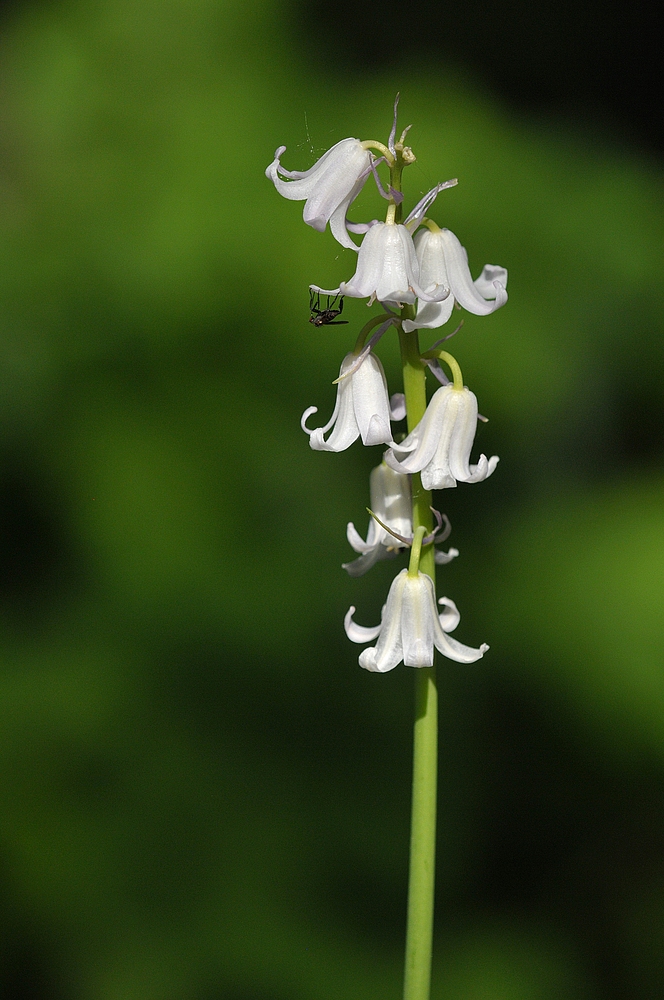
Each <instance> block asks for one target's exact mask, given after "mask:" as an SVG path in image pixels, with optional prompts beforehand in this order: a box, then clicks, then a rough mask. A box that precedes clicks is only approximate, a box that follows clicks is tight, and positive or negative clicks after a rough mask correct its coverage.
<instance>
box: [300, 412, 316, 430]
mask: <svg viewBox="0 0 664 1000" xmlns="http://www.w3.org/2000/svg"><path fill="white" fill-rule="evenodd" d="M314 413H318V407H317V406H308V407H307V408H306V410H305V411H304V413H303V414H302V416H301V418H300V427H301V428H302V430H303V431H304V433H305V434H309V435H311V434H313V431H310V430H309V428H308V427H307V420H308V419H309V417H312V416H313V415H314Z"/></svg>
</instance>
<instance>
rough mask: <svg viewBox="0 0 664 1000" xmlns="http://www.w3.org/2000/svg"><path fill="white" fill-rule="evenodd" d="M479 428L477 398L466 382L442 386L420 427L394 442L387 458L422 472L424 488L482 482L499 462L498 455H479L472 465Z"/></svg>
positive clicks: (398, 469)
mask: <svg viewBox="0 0 664 1000" xmlns="http://www.w3.org/2000/svg"><path fill="white" fill-rule="evenodd" d="M476 429H477V399H476V397H475V394H474V393H472V392H471V391H470V390H469V389H467V388H466V387H465V386H464V387H463V388H455V386H454V385H445V386H441V388H440V389H438V390H437V391H436V392H435V393H434V394H433V396H432V397H431V400H430V402H429V405H428V407H427V409H426V413H425V414H424V416H423V417H422V419H421V420H420V422H419V424H418V425H417V427H415V428H414V430H412V431H411V433H410V434H409V435H408V437H407V438H406V439H405V440H404V441H402V442H401V444H393V445H392V448H391V449H390V450H388V451H387V452H386V453H385V461H386V462H387V464H388V465H389V466H390V468H391V469H394V470H395V472H410V473H413V472H419V473H421V476H422V486H423V487H424V489H425V490H443V489H446V488H448V487H450V486H456V484H457V482H462V483H480V482H482V480H484V479H487V478H488V477H489V476H490V475H491V473H492V472H493V471H494V469H495V468H496V466H497V464H498V456H497V455H493V456H492V458H489V459H487V457H486V455H480V459H479V462H478V463H477V465H470V464H469V462H470V450H471V448H472V446H473V441H474V440H475V431H476Z"/></svg>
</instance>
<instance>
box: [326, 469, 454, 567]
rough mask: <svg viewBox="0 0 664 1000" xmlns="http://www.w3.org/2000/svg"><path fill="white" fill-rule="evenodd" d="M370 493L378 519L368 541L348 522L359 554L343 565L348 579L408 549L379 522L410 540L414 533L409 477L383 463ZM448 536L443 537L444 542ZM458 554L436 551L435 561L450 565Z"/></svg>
mask: <svg viewBox="0 0 664 1000" xmlns="http://www.w3.org/2000/svg"><path fill="white" fill-rule="evenodd" d="M369 491H370V495H371V510H372V512H373V513H374V514H375V515H376V517H377V518H378V520H375V519H374V518H373V517H372V518H370V520H369V530H368V532H367V540H366V542H365V541H364V540H363V539H362V538H361V537H360V535H359V533H358V532H357V530H356V528H355V525H354V524H353V522H352V521H350V522H349V523H348V527H347V529H346V535H347V538H348V542H349V544H350V545H351V547H352V548H353V549H355V551H356V552H359V553H360V557H359V559H354V560H353V562H349V563H344V564H343V569H345V570H346V571H347V573H348V574H349V576H354V577H356V576H362V575H363V574H364V573H366V572H367V570H369V569H371V567H372V566H373V565H374V564H375V563H377V562H379V561H380V560H381V559H390V558H392V557H393V556H396V555H397V553H398V552H399V551H401V550H402V549H403V548H405V544H404V543H403V542H402V541H400V540H399V539H398V538H395V537H394V535H391V534H390V532H389V531H386V530H385V528H383V527H382V525H380V524H379V523H378V521H382V522H383V524H385V525H386V526H387V527H388V528H390V529H391V530H392V531H394V532H395V533H396V534H397V535H401V536H402V538H411V537H412V534H413V520H412V515H411V508H412V499H411V490H410V479H409V477H408V476H404V475H402V474H401V473H399V472H394V470H393V469H390V468H389V467H388V466H387V465H385V463H384V462H381V464H380V465H379V466H378V467H377V468H375V469H372V471H371V475H370V477H369ZM448 525H449V522H448ZM446 534H447V533H445V534H443V535H442V536H441V541H442V540H443V539H444V538H445V537H446ZM458 555H459V552H458V550H457V549H450V550H449V552H436V555H435V559H436V562H437V563H438V564H439V565H440V564H443V563H448V562H450V561H451V560H452V559H454V558H455V557H456V556H458Z"/></svg>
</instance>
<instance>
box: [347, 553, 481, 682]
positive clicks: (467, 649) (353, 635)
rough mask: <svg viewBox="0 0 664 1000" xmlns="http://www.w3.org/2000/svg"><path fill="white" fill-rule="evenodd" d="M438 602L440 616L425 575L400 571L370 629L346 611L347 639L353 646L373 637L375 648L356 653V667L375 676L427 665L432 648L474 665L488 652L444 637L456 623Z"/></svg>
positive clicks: (451, 610)
mask: <svg viewBox="0 0 664 1000" xmlns="http://www.w3.org/2000/svg"><path fill="white" fill-rule="evenodd" d="M439 603H441V604H443V605H444V607H445V611H444V612H443V613H442V614H439V613H438V611H437V609H436V597H435V591H434V585H433V580H432V579H431V577H430V576H427V574H426V573H418V574H417V575H416V576H411V575H409V572H408V570H407V569H404V570H402V571H401V572H400V573H399V575H398V576H397V577H396V578H395V579H394V581H393V582H392V586H391V587H390V592H389V594H388V597H387V602H386V603H385V606H384V607H383V612H382V615H381V622H380V625H378V626H376V627H375V628H366V627H364V626H362V625H357V624H356V623H355V622H354V621H353V614H354V613H355V608H354V607H351V608H350V610H349V611H348V613H347V615H346V617H345V619H344V628H345V630H346V635H347V636H348V638H349V639H350V640H351V641H352V642H358V643H363V642H372V641H373V640H374V639H378V642H377V643H376V645H375V646H372V647H370V648H368V649H364V650H362V652H361V653H360V656H359V663H360V666H361V667H364V669H365V670H370V671H372V672H375V673H381V674H383V673H387V671H388V670H393V669H394V667H396V666H397V664H399V663H401V662H402V661H403V663H404V664H405V665H406V666H407V667H431V666H433V659H434V649H438V650H439V651H440V652H441V653H442V654H443V656H446V657H448V659H450V660H455V661H456V662H457V663H474V662H475V661H476V660H479V659H480V658H481V657H482V656H484V654H485V653H486V651H487V650H488V648H489V647H488V646H487V645H486V643H483V644H482V645H481V646H480V648H479V649H473V648H472V647H471V646H464V645H463V644H462V643H460V642H458V641H457V640H456V639H452V638H451V636H449V635H448V632H452V631H453V630H454V629H455V628H456V626H457V625H458V623H459V619H460V615H459V612H458V610H457V608H456V605H455V604H454V602H453V601H450V600H449V599H448V598H446V597H443V598H441V599H440V602H439Z"/></svg>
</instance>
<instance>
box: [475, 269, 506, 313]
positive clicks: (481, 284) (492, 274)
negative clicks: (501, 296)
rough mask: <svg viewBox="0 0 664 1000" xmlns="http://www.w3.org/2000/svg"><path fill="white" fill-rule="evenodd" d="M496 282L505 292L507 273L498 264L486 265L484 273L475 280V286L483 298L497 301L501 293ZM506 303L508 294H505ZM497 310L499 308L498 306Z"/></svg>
mask: <svg viewBox="0 0 664 1000" xmlns="http://www.w3.org/2000/svg"><path fill="white" fill-rule="evenodd" d="M496 282H498V285H501V286H502V288H503V290H505V289H506V288H507V271H506V270H505V268H504V267H499V266H498V264H485V265H484V268H483V269H482V273H481V274H480V276H479V278H475V281H474V282H473V284H474V285H475V288H476V289H477V291H478V292H479V293H480V295H481V296H482V298H484V299H496V298H498V294H497V293H498V292H499V291H500V289H499V288H498V287H497V286H496ZM505 302H507V292H505ZM501 304H502V303H501ZM496 308H498V307H497V306H496Z"/></svg>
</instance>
